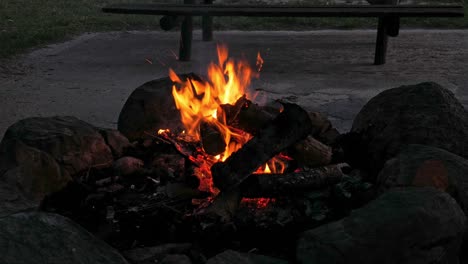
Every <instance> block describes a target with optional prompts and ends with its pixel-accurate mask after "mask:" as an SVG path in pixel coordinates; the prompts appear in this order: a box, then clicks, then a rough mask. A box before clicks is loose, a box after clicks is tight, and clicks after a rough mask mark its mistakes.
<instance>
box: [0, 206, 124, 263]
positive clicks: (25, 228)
mask: <svg viewBox="0 0 468 264" xmlns="http://www.w3.org/2000/svg"><path fill="white" fill-rule="evenodd" d="M0 263H5V264H13V263H14V264H23V263H24V264H30V263H34V264H63V263H67V264H75V263H76V264H99V263H102V264H108V263H112V264H127V261H126V260H125V259H124V258H123V257H122V256H121V255H120V254H119V253H118V252H117V250H115V249H113V248H112V247H110V246H109V245H107V244H106V243H104V242H103V241H101V240H99V239H97V238H95V237H94V236H93V235H91V234H90V233H88V232H87V231H86V230H84V229H83V228H81V227H80V226H78V225H77V224H75V223H74V222H72V221H71V220H69V219H67V218H65V217H62V216H59V215H55V214H48V213H18V214H14V215H10V216H8V217H4V218H0Z"/></svg>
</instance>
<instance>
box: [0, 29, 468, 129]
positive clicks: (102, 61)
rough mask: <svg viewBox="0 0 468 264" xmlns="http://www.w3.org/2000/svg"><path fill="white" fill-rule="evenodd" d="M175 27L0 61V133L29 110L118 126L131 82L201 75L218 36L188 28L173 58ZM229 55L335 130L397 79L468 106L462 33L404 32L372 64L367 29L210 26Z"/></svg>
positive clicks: (371, 36) (273, 92)
mask: <svg viewBox="0 0 468 264" xmlns="http://www.w3.org/2000/svg"><path fill="white" fill-rule="evenodd" d="M178 35H179V34H178V33H177V32H169V33H168V32H111V33H92V34H85V35H82V36H80V37H78V38H76V39H74V40H72V41H69V42H65V43H61V44H56V45H51V46H49V47H46V48H43V49H39V50H36V51H34V52H32V53H30V54H27V55H24V56H22V57H21V58H19V59H18V60H16V61H14V62H8V63H7V64H6V65H3V66H2V67H0V104H1V107H0V137H1V136H2V135H3V133H4V132H5V130H6V129H7V127H8V126H10V125H11V124H13V123H14V122H16V121H18V120H20V119H22V118H26V117H30V116H51V115H73V116H76V117H78V118H80V119H83V120H85V121H88V122H90V123H92V124H95V125H98V126H104V127H116V122H117V118H118V115H119V112H120V110H121V108H122V106H123V104H124V103H125V100H126V99H127V97H128V96H129V95H130V93H131V92H132V91H133V90H134V89H135V88H136V87H138V86H139V85H141V84H143V83H145V82H147V81H149V80H152V79H156V78H161V77H166V76H167V74H168V68H169V67H171V68H173V69H174V70H175V71H176V72H177V73H185V72H190V71H194V72H197V73H200V74H204V73H206V66H207V64H208V63H209V61H211V60H214V59H215V54H216V42H202V41H201V33H200V32H198V31H197V32H195V35H194V43H193V60H192V61H191V62H179V61H177V60H176V58H175V56H176V54H177V53H178V42H179V39H178ZM215 37H216V41H219V42H223V43H226V44H227V45H228V47H229V48H230V53H231V55H232V56H233V57H240V56H244V57H245V58H247V59H249V60H250V61H251V62H252V63H254V62H255V58H256V54H257V52H260V53H261V54H262V56H263V58H264V60H265V63H264V66H263V69H262V72H261V76H260V79H259V80H256V81H255V82H254V83H253V84H252V88H255V89H263V91H264V92H263V93H262V94H263V95H266V96H267V98H268V99H269V100H273V99H277V98H286V99H288V100H290V101H293V102H297V103H298V104H300V105H302V106H304V107H305V108H307V109H309V110H319V111H323V112H325V113H327V114H328V115H329V116H330V118H331V119H332V121H333V122H334V124H335V125H336V126H337V127H338V128H339V129H340V130H341V131H342V132H344V131H347V130H349V128H350V127H351V124H352V119H353V118H354V116H355V115H356V114H357V112H358V111H359V110H360V108H361V107H362V106H363V105H364V103H365V102H366V101H367V100H369V99H370V98H371V97H372V96H374V95H376V94H377V93H379V92H381V91H383V90H385V89H389V88H393V87H397V86H400V85H407V84H415V83H418V82H423V81H435V82H438V83H440V84H441V85H443V86H444V87H446V88H448V89H450V90H452V91H454V92H455V94H456V95H457V97H458V98H459V99H460V100H461V102H462V103H463V104H464V105H465V107H466V106H467V105H468V30H402V32H401V34H400V36H399V37H398V38H391V39H390V43H389V51H388V58H387V64H385V65H381V66H374V65H372V62H373V56H374V43H375V37H376V32H375V30H352V31H349V30H346V31H339V30H323V31H308V32H241V31H226V32H215Z"/></svg>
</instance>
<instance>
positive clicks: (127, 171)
mask: <svg viewBox="0 0 468 264" xmlns="http://www.w3.org/2000/svg"><path fill="white" fill-rule="evenodd" d="M144 165H145V163H144V162H143V161H142V160H140V159H137V158H134V157H122V158H120V159H118V160H116V161H115V162H114V165H113V167H114V171H115V173H116V174H117V175H121V176H127V175H131V174H134V173H138V172H142V171H143V166H144Z"/></svg>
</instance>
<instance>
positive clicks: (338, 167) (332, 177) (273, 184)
mask: <svg viewBox="0 0 468 264" xmlns="http://www.w3.org/2000/svg"><path fill="white" fill-rule="evenodd" d="M347 166H348V165H347V164H345V163H340V164H334V165H329V166H325V167H320V168H314V169H307V170H304V171H300V172H292V173H286V174H252V175H250V176H249V177H248V178H247V179H246V180H245V181H244V182H242V184H241V185H240V190H241V194H242V196H243V197H248V198H257V197H278V196H280V195H288V194H297V193H298V192H306V191H311V190H317V189H323V188H326V187H329V186H331V185H334V184H337V183H338V182H340V180H341V179H342V177H343V174H344V173H343V171H342V169H343V168H346V167H347Z"/></svg>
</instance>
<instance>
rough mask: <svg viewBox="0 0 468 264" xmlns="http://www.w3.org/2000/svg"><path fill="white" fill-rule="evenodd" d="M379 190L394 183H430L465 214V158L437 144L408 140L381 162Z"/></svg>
mask: <svg viewBox="0 0 468 264" xmlns="http://www.w3.org/2000/svg"><path fill="white" fill-rule="evenodd" d="M377 186H378V189H379V192H384V191H386V190H388V189H389V188H393V187H398V186H416V187H424V186H430V187H434V188H437V189H439V190H441V191H445V192H447V193H449V194H450V195H451V196H452V197H453V198H454V199H455V200H456V201H457V202H458V204H459V205H460V207H461V208H462V210H463V212H465V215H467V214H468V160H466V159H464V158H462V157H460V156H457V155H455V154H453V153H450V152H448V151H445V150H443V149H440V148H435V147H430V146H424V145H417V144H412V145H408V146H407V147H405V148H404V149H403V150H402V151H401V152H400V153H399V154H398V156H396V157H395V158H393V159H390V160H388V161H387V162H386V163H385V166H384V168H383V169H382V171H381V172H380V173H379V175H378V177H377Z"/></svg>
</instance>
